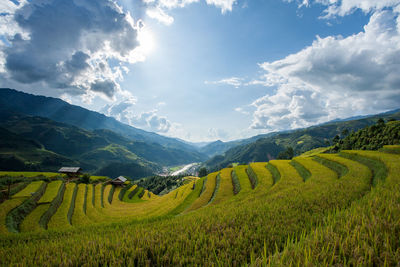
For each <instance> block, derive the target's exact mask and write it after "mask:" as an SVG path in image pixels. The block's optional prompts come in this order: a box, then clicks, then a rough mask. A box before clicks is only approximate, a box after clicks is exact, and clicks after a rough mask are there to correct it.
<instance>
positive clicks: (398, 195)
mask: <svg viewBox="0 0 400 267" xmlns="http://www.w3.org/2000/svg"><path fill="white" fill-rule="evenodd" d="M346 154H352V155H354V156H357V157H359V158H358V159H360V158H361V157H363V158H365V159H367V161H365V162H366V163H367V162H370V161H368V160H373V161H378V162H382V163H384V164H385V168H386V169H387V170H385V172H386V171H387V173H388V175H387V178H386V182H385V184H384V183H379V184H378V186H376V187H375V188H373V189H372V191H371V192H370V193H369V194H368V195H366V196H365V197H364V198H362V199H360V200H359V201H356V202H353V203H352V205H351V206H350V207H349V208H348V209H344V210H340V211H337V212H333V213H331V214H329V216H328V217H327V219H326V220H325V222H324V224H323V225H321V226H319V227H317V228H315V230H313V231H312V233H311V234H310V235H303V236H302V237H301V238H300V240H299V241H298V242H296V243H288V244H287V245H286V246H285V248H284V249H283V251H282V252H280V253H276V254H275V255H272V256H271V257H269V258H267V257H265V256H261V257H260V259H259V260H258V264H261V263H262V262H268V263H270V264H271V266H288V265H293V266H321V265H326V266H328V265H329V266H356V265H357V266H397V265H398V263H399V262H400V250H399V249H400V244H399V231H400V224H399V223H398V222H399V221H398V220H399V218H400V210H399V208H398V207H399V205H400V190H399V189H400V175H399V174H400V165H399V160H400V158H399V157H398V156H397V157H396V156H394V155H388V154H384V153H380V152H372V151H362V152H361V151H346ZM360 161H361V160H360ZM375 170H377V169H375ZM380 181H382V179H380Z"/></svg>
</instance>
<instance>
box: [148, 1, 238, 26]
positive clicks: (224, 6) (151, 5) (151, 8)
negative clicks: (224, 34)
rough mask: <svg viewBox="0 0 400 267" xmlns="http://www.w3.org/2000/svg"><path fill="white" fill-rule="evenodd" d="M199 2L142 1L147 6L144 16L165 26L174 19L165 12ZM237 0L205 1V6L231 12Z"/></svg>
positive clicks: (222, 11) (223, 12)
mask: <svg viewBox="0 0 400 267" xmlns="http://www.w3.org/2000/svg"><path fill="white" fill-rule="evenodd" d="M199 1H200V0H144V3H145V4H146V5H147V7H148V8H147V10H146V15H147V16H148V17H150V18H152V19H155V20H157V21H159V22H160V23H163V24H165V25H171V24H172V23H173V22H174V18H173V17H172V16H170V15H169V14H168V13H167V11H168V10H171V9H174V8H183V7H185V6H187V5H189V4H192V3H197V2H199ZM236 1H237V0H205V2H206V3H207V5H214V6H215V7H217V8H220V9H221V13H222V14H225V13H226V12H227V11H232V8H233V5H234V4H235V3H236Z"/></svg>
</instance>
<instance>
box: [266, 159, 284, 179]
mask: <svg viewBox="0 0 400 267" xmlns="http://www.w3.org/2000/svg"><path fill="white" fill-rule="evenodd" d="M265 167H266V168H267V169H268V171H269V172H270V173H271V174H272V179H273V181H274V182H273V183H274V184H276V183H277V182H278V181H279V180H280V179H281V174H280V173H279V171H278V169H277V168H276V167H275V166H274V165H273V164H270V163H268V164H266V166H265Z"/></svg>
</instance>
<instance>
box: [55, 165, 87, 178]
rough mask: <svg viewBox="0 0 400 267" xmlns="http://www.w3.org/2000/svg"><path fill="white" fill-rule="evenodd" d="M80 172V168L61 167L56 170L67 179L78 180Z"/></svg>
mask: <svg viewBox="0 0 400 267" xmlns="http://www.w3.org/2000/svg"><path fill="white" fill-rule="evenodd" d="M81 171H82V169H81V168H80V167H62V168H61V169H59V170H58V172H59V173H63V174H66V175H67V176H68V178H69V179H72V178H78V176H79V175H81V174H82V173H81Z"/></svg>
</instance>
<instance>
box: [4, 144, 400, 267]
mask: <svg viewBox="0 0 400 267" xmlns="http://www.w3.org/2000/svg"><path fill="white" fill-rule="evenodd" d="M398 151H400V146H390V147H385V148H384V149H382V152H380V151H357V150H352V151H350V150H349V151H342V152H340V153H339V154H316V155H313V156H309V157H308V156H302V157H297V158H294V159H293V160H292V161H288V160H274V161H271V162H270V163H261V162H260V163H252V164H250V165H239V166H237V167H234V168H225V169H222V170H220V171H219V172H217V173H211V174H209V175H208V176H207V177H203V178H201V179H194V180H191V181H189V182H188V183H187V184H186V185H184V186H182V187H179V188H177V189H176V190H173V191H171V192H170V193H168V194H166V195H163V196H156V195H153V194H151V193H150V192H145V191H143V190H142V191H141V192H143V193H142V194H141V196H140V197H137V194H136V193H135V189H137V188H138V187H137V186H136V185H133V186H131V185H128V187H129V189H125V190H124V188H123V187H119V186H114V185H110V184H107V183H101V182H100V183H97V184H75V183H73V182H68V181H62V180H54V181H50V182H43V181H34V182H31V183H29V184H28V185H26V187H25V188H23V189H21V191H19V192H17V193H15V194H14V195H13V196H12V197H11V198H10V199H8V200H5V201H4V202H3V203H1V204H0V207H1V214H0V216H1V225H0V231H1V237H0V244H1V250H0V258H1V259H2V260H1V264H2V265H13V264H17V263H18V264H22V265H57V264H59V263H65V264H67V265H84V264H86V263H88V262H90V264H93V263H94V264H95V263H96V262H98V263H101V264H107V265H149V264H150V265H186V264H189V265H213V264H214V263H215V262H219V263H220V264H222V265H230V264H232V263H236V264H245V263H247V264H250V265H256V266H258V265H271V266H274V265H284V266H288V265H296V266H297V265H301V266H303V265H320V264H322V265H335V264H346V265H375V264H376V265H388V266H389V265H393V264H396V262H398V260H399V247H398V245H397V244H398V240H396V238H395V237H396V235H395V233H396V232H397V231H398V230H399V227H400V226H399V224H398V221H397V219H398V217H396V214H397V212H399V210H398V205H399V202H398V201H399V199H400V198H399V196H400V195H399V194H400V190H399V189H400V169H399V168H400V154H399V153H397V152H398ZM292 162H296V164H295V165H292V164H291V163H292ZM267 164H271V165H273V166H274V167H275V168H276V169H277V170H278V172H279V175H280V178H279V180H277V181H276V182H274V179H273V173H271V172H270V171H269V169H268V168H267V167H266V166H267ZM296 166H297V167H296ZM299 166H301V169H304V170H307V172H308V173H309V174H310V175H309V177H308V178H307V179H304V173H302V172H301V171H299ZM376 166H378V169H377V167H376ZM341 169H344V170H345V171H344V172H341V171H340V170H341ZM382 173H383V174H382ZM249 174H250V175H249ZM377 175H380V177H378V178H379V181H377V182H373V181H374V179H376V177H375V176H377ZM234 177H236V178H234ZM250 177H252V178H250ZM254 180H256V183H255V182H254ZM203 183H204V185H203ZM252 184H256V186H255V187H254V188H253V187H252V186H251V185H252ZM238 188H239V189H238ZM136 191H138V190H136ZM121 192H122V193H121ZM132 192H133V193H132ZM39 195H40V197H39ZM135 197H136V198H137V200H135V201H132V199H133V198H135ZM372 203H373V204H372ZM27 207H31V211H30V212H29V213H27V214H25V213H24V212H21V211H20V210H23V209H26V208H27ZM49 211H51V214H50V215H48V214H49ZM110 223H111V224H110ZM371 224H372V225H373V227H372V225H371ZM283 226H284V227H283ZM15 240H18V242H14V241H15ZM194 240H195V242H194ZM378 240H382V242H379V241H378ZM371 242H373V244H375V246H378V247H376V248H375V249H378V250H379V251H380V253H379V254H376V253H375V252H374V250H371ZM353 246H354V247H356V248H357V252H356V253H357V254H354V253H355V252H354V251H353V248H354V247H353ZM356 255H360V256H361V255H365V257H357V256H356Z"/></svg>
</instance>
